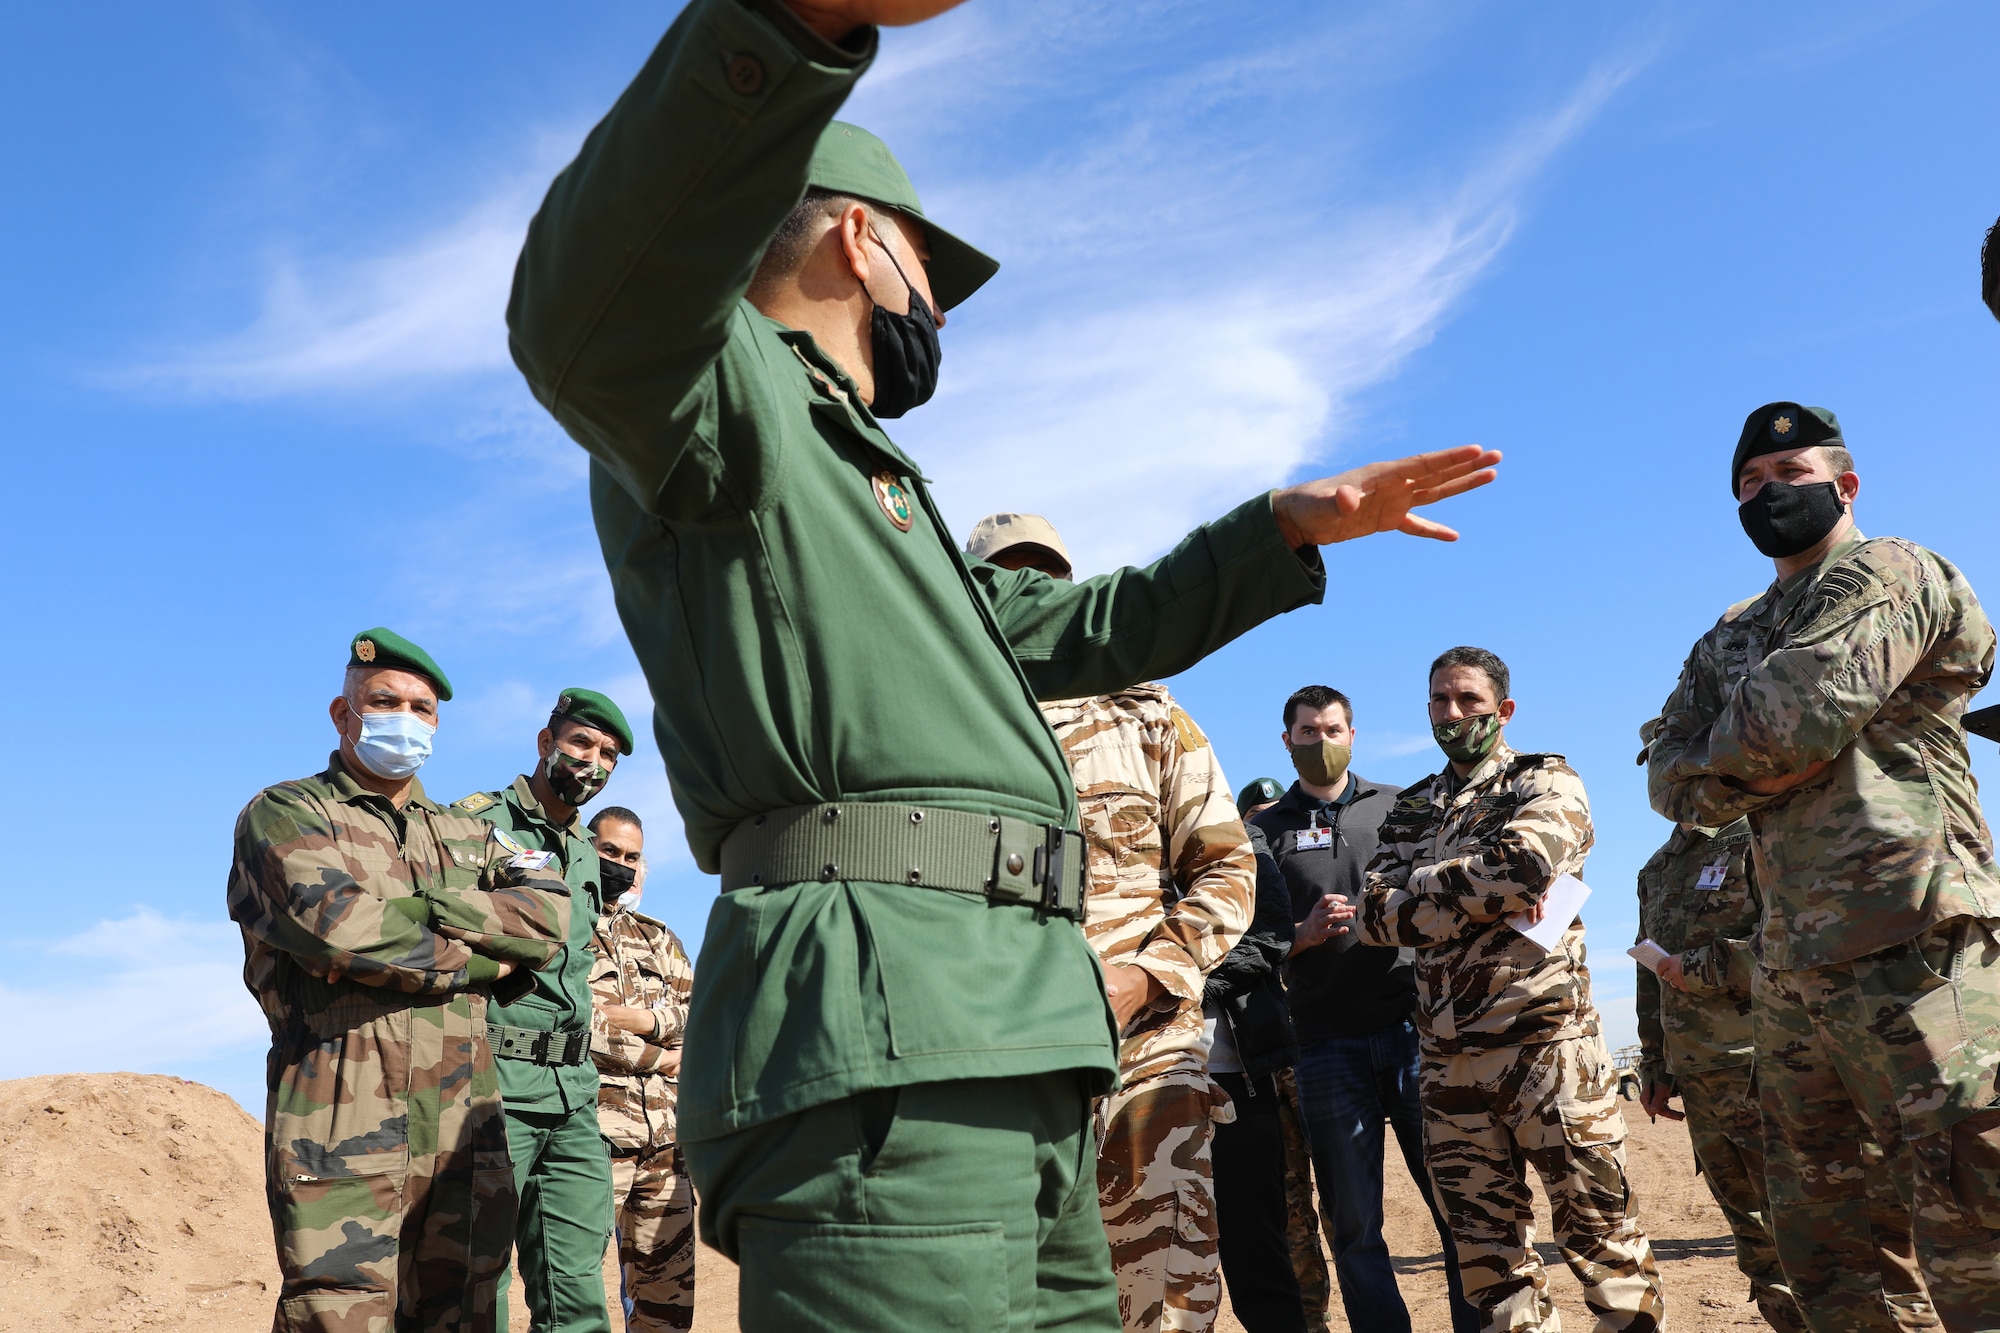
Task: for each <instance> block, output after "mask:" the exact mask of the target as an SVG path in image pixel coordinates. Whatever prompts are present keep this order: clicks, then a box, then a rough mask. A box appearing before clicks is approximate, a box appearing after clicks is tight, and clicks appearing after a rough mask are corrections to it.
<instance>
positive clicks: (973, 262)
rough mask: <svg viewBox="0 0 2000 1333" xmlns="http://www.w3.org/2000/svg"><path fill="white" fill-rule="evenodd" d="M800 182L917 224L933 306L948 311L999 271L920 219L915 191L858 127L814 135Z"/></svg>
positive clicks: (890, 156)
mask: <svg viewBox="0 0 2000 1333" xmlns="http://www.w3.org/2000/svg"><path fill="white" fill-rule="evenodd" d="M806 184H807V185H808V186H816V187H818V188H819V189H822V190H831V191H833V192H834V193H835V194H851V195H853V196H854V197H855V198H857V199H866V200H868V201H870V202H871V203H877V204H884V205H887V206H888V207H890V208H893V209H896V210H897V211H898V212H902V213H908V214H909V215H910V216H911V217H913V218H916V219H917V220H918V221H919V222H921V223H922V224H923V227H924V231H925V232H926V233H927V234H928V235H929V237H930V242H931V262H930V265H929V267H928V269H927V271H928V272H929V274H930V277H931V292H932V294H933V295H935V296H936V297H937V303H938V305H939V307H941V308H942V309H945V310H949V309H951V308H952V307H953V306H955V305H957V304H958V303H959V302H960V301H963V300H964V299H965V298H966V297H968V296H970V295H972V294H973V293H974V292H976V291H978V290H979V289H980V288H981V287H983V286H985V284H986V280H987V279H988V278H990V277H992V276H993V275H994V274H995V273H998V272H999V271H1000V261H999V260H997V259H994V258H993V257H992V256H990V255H987V254H984V253H982V252H980V251H978V250H975V249H973V248H972V247H971V246H970V245H967V244H966V243H965V242H964V241H962V240H960V239H959V238H958V237H956V236H954V235H952V234H951V233H950V232H948V231H946V230H945V229H944V228H943V227H940V226H938V224H937V223H935V222H932V221H931V220H930V219H929V218H927V217H925V216H924V206H923V205H922V204H921V203H919V202H918V201H917V189H916V187H915V186H914V185H911V184H910V177H909V175H908V173H906V172H905V171H904V170H903V164H902V163H900V162H898V161H897V160H896V155H895V154H894V153H892V152H890V151H889V145H888V144H885V143H883V142H882V141H881V140H880V139H878V138H876V137H875V136H874V135H872V134H870V133H869V132H868V131H867V130H864V129H862V128H861V127H860V126H859V125H849V124H847V123H846V122H845V121H839V120H836V121H834V122H833V123H832V124H830V125H828V126H827V127H826V129H825V130H824V131H823V132H822V133H821V134H820V136H819V146H818V147H817V148H815V149H813V155H812V166H811V167H809V168H808V169H807V171H806Z"/></svg>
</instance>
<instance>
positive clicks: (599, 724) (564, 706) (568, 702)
mask: <svg viewBox="0 0 2000 1333" xmlns="http://www.w3.org/2000/svg"><path fill="white" fill-rule="evenodd" d="M559 717H566V718H568V719H569V720H570V721H572V722H581V723H582V724H583V725H584V726H586V727H595V728H597V729H598V730H599V731H603V732H608V733H609V734H610V735H612V736H613V737H615V738H616V739H617V741H618V753H620V754H630V753H632V728H631V726H630V725H629V724H627V722H626V721H625V715H624V714H623V713H621V712H619V711H618V705H617V704H615V703H612V702H611V701H610V700H609V699H607V698H605V697H604V696H603V695H601V694H599V693H598V692H597V691H596V690H579V689H569V690H564V691H563V692H562V697H561V698H559V699H557V700H556V706H555V711H553V712H552V713H550V714H549V721H551V722H553V721H555V720H556V719H557V718H559Z"/></svg>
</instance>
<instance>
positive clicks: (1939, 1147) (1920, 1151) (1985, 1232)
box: [1910, 1106, 2000, 1251]
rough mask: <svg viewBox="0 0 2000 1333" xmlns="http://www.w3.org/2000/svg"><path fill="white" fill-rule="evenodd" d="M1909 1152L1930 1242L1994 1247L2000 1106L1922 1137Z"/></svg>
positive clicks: (1998, 1233) (1999, 1196)
mask: <svg viewBox="0 0 2000 1333" xmlns="http://www.w3.org/2000/svg"><path fill="white" fill-rule="evenodd" d="M1910 1154H1911V1156H1912V1158H1913V1159H1914V1160H1915V1163H1916V1177H1917V1191H1916V1192H1917V1198H1916V1216H1917V1225H1918V1228H1919V1229H1920V1230H1921V1231H1922V1232H1923V1233H1924V1236H1925V1240H1926V1242H1927V1243H1928V1244H1929V1245H1931V1246H1934V1247H1935V1248H1937V1249H1940V1250H1945V1251H1951V1250H1962V1249H1966V1248H1968V1247H1972V1246H1978V1247H1981V1248H1984V1249H1990V1248H1991V1247H1992V1245H1993V1243H1994V1241H1995V1239H1996V1237H2000V1106H1994V1107H1988V1108H1987V1109H1986V1110H1984V1111H1978V1112H1975V1113H1973V1114H1972V1115H1969V1116H1967V1117H1965V1119H1963V1120H1960V1121H1959V1122H1958V1123H1957V1124H1955V1125H1953V1126H1952V1127H1951V1128H1949V1129H1946V1130H1941V1131H1939V1132H1938V1133H1936V1134H1932V1135H1929V1136H1928V1137H1926V1138H1922V1139H1918V1140H1917V1141H1916V1142H1914V1143H1912V1144H1911V1145H1910Z"/></svg>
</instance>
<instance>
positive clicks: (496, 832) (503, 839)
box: [487, 824, 528, 856]
mask: <svg viewBox="0 0 2000 1333" xmlns="http://www.w3.org/2000/svg"><path fill="white" fill-rule="evenodd" d="M488 829H489V832H488V833H487V836H488V837H490V838H491V839H493V841H495V842H497V843H499V844H500V845H501V846H502V847H504V848H506V849H507V850H508V851H510V852H512V853H513V854H514V855H516V856H526V855H527V854H528V849H527V848H526V847H523V846H522V845H521V841H520V839H518V838H516V837H515V836H514V835H513V834H511V833H509V832H508V831H507V830H506V829H503V828H501V827H500V826H499V825H498V824H491V825H488Z"/></svg>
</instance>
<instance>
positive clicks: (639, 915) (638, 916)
mask: <svg viewBox="0 0 2000 1333" xmlns="http://www.w3.org/2000/svg"><path fill="white" fill-rule="evenodd" d="M632 919H633V920H634V921H643V922H645V923H646V924H647V925H649V926H658V927H659V928H660V929H661V930H665V929H666V928H667V923H666V922H664V921H662V920H660V918H658V917H656V916H647V915H646V914H645V913H644V912H633V913H632Z"/></svg>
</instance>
